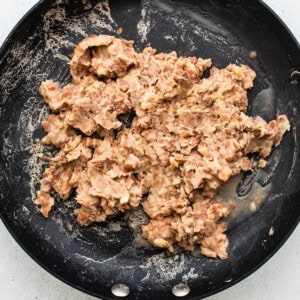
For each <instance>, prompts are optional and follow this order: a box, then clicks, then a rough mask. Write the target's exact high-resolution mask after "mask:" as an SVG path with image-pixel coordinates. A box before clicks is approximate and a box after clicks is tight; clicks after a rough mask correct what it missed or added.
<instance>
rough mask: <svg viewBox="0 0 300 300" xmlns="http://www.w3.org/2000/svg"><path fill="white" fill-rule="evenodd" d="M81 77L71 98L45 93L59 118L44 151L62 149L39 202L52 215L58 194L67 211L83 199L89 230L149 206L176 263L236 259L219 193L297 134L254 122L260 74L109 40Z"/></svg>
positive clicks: (57, 90) (47, 85)
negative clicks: (180, 254)
mask: <svg viewBox="0 0 300 300" xmlns="http://www.w3.org/2000/svg"><path fill="white" fill-rule="evenodd" d="M208 68H210V76H209V77H208V78H201V76H202V74H203V72H204V71H205V70H207V69H208ZM71 75H72V77H73V80H74V83H71V84H68V85H67V86H65V87H63V88H61V87H60V86H59V84H57V83H55V82H53V81H51V80H50V81H45V82H43V83H42V84H41V86H40V93H41V95H42V96H43V98H44V100H45V102H46V103H47V104H48V106H49V108H50V110H52V111H53V114H50V115H49V116H48V119H47V121H45V122H44V123H43V128H44V129H45V131H46V132H47V135H46V136H45V137H44V138H43V139H42V143H44V144H47V145H53V146H55V147H57V148H59V149H60V151H59V152H58V154H57V155H56V156H54V157H52V158H50V165H49V167H48V168H47V169H46V170H45V172H44V175H43V179H42V180H41V187H40V191H38V193H37V198H36V200H35V203H36V204H38V205H40V207H41V212H42V214H43V215H44V216H45V217H47V216H48V214H49V212H50V210H51V207H52V206H53V205H54V202H55V201H54V198H53V193H54V192H56V193H57V194H58V195H59V196H60V198H61V199H63V200H65V199H67V198H69V197H70V195H71V193H72V191H73V190H76V197H75V200H76V201H77V203H78V204H79V205H80V208H79V209H77V210H76V211H75V215H76V216H77V221H78V223H79V224H80V225H82V226H86V225H90V224H92V223H94V222H104V221H105V220H106V219H107V216H110V215H114V214H117V213H118V212H119V211H126V210H130V209H134V208H136V207H137V206H139V205H142V207H143V209H144V211H145V212H146V213H147V215H148V216H149V218H150V221H149V224H145V225H143V226H142V229H141V230H142V234H143V236H144V237H145V238H146V239H148V241H149V242H150V243H151V244H152V245H154V246H156V247H161V248H166V249H167V250H168V251H169V252H173V251H174V246H175V245H179V246H180V247H182V248H184V249H185V250H188V251H193V250H194V248H195V245H200V249H201V253H202V254H203V255H206V256H209V257H219V258H221V259H224V258H227V251H226V248H227V245H228V240H227V237H226V234H225V231H226V224H225V223H222V222H220V220H221V219H222V218H224V217H226V216H227V215H228V214H229V213H230V211H231V210H232V208H233V206H232V205H231V206H230V205H227V204H225V203H223V202H222V201H221V200H220V199H218V198H217V197H216V196H215V195H216V192H217V190H218V189H219V187H220V186H221V184H223V183H224V182H226V181H227V180H228V179H229V178H230V177H231V176H234V175H236V174H238V173H240V172H241V171H247V170H250V169H251V168H252V166H253V162H252V161H251V160H250V159H249V158H248V157H247V155H248V154H249V153H252V152H257V153H258V154H259V156H260V157H261V159H262V160H263V159H264V158H266V157H267V156H268V155H269V154H270V152H271V150H272V147H273V146H278V145H279V143H280V141H281V139H282V137H283V135H284V133H285V132H286V131H287V130H289V128H290V125H289V121H288V120H287V118H286V116H285V115H280V116H278V117H277V118H276V120H273V121H271V122H269V123H267V122H266V121H264V120H263V119H262V118H260V117H255V118H253V117H250V116H247V115H246V113H245V112H246V109H247V106H248V99H247V89H250V88H252V86H253V80H254V78H255V76H256V74H255V72H254V71H253V70H252V69H251V68H249V67H248V66H246V65H241V66H237V65H233V64H230V65H228V66H227V67H226V68H224V69H218V68H216V67H211V60H210V59H201V58H196V57H187V58H185V57H178V56H177V54H176V52H171V53H159V54H157V53H156V50H155V49H153V48H149V47H148V48H145V49H144V50H143V52H141V53H137V52H136V51H135V50H134V48H133V42H132V41H126V40H122V39H117V38H115V37H113V36H104V35H100V36H91V37H88V38H86V39H84V40H83V41H82V42H80V43H79V45H78V46H77V47H76V49H75V52H74V56H73V59H72V61H71ZM132 111H134V112H135V114H136V116H135V118H134V120H133V122H132V125H131V127H130V128H125V129H122V130H120V128H121V125H122V123H121V122H120V121H119V119H118V116H119V115H120V114H124V113H128V112H132ZM122 128H123V127H122ZM115 129H118V133H117V134H116V131H115ZM145 195H147V197H146V199H144V198H145V197H144V196H145ZM142 199H144V200H142Z"/></svg>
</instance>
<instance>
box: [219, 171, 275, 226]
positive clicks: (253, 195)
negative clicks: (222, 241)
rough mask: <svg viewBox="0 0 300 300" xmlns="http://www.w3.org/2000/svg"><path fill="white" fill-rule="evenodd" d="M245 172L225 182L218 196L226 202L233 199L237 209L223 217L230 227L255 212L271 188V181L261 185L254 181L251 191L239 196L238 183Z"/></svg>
mask: <svg viewBox="0 0 300 300" xmlns="http://www.w3.org/2000/svg"><path fill="white" fill-rule="evenodd" d="M242 177H243V173H241V174H239V175H237V176H234V177H232V178H231V179H229V180H228V182H227V183H225V184H224V185H223V186H222V187H221V188H220V190H219V192H218V197H220V198H221V199H222V201H224V202H225V203H228V202H230V201H233V202H234V203H235V206H236V207H235V209H234V210H233V211H232V212H231V214H230V215H229V216H228V217H227V218H225V219H223V221H225V222H226V223H227V224H228V227H229V228H230V227H231V226H232V225H233V224H237V223H241V222H243V221H245V220H246V219H247V218H249V217H250V216H251V215H252V214H254V213H255V212H256V211H257V210H258V209H259V207H260V206H261V204H262V202H263V201H264V200H265V199H266V198H267V196H268V194H269V192H270V190H271V183H269V184H267V185H265V186H261V185H260V184H259V183H258V182H254V183H253V184H252V187H251V188H250V190H249V192H248V193H247V195H245V196H239V195H238V193H237V188H238V185H239V184H240V182H241V179H242Z"/></svg>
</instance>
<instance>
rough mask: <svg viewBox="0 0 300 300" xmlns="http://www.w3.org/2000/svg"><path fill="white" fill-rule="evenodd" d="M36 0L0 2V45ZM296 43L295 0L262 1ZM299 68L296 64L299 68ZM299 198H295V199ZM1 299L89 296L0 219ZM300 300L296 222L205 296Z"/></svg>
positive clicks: (299, 26) (299, 18) (299, 29)
mask: <svg viewBox="0 0 300 300" xmlns="http://www.w3.org/2000/svg"><path fill="white" fill-rule="evenodd" d="M36 2H37V1H36V0H23V1H17V0H9V1H7V0H0V45H1V44H2V43H3V41H4V40H5V38H6V37H7V35H8V34H9V32H10V31H11V29H12V28H13V26H14V25H15V24H16V23H17V22H18V20H19V19H20V18H21V17H22V16H23V15H24V13H25V12H27V10H29V9H30V8H31V7H32V6H33V5H34V4H35V3H36ZM265 2H266V3H267V4H268V5H269V6H270V7H272V9H273V10H274V11H275V12H276V13H277V14H278V15H279V16H280V17H281V18H282V19H283V21H284V22H285V23H286V24H287V25H288V27H289V28H290V29H291V31H292V32H293V33H294V35H295V36H296V38H297V39H298V41H300V1H298V0H266V1H265ZM299 67H300V66H299ZM299 201H300V199H299ZM0 254H1V255H0V300H6V299H7V300H17V299H18V300H19V299H21V300H34V299H47V300H61V299H64V300H92V299H95V298H94V297H90V296H88V295H86V294H84V293H82V292H79V291H77V290H75V289H73V288H71V287H69V286H68V285H66V284H64V283H62V282H61V281H59V280H57V279H56V278H54V277H53V276H52V275H49V274H48V273H47V272H46V271H44V270H43V269H42V268H41V267H40V266H39V265H37V264H36V263H35V262H34V261H33V260H32V259H31V258H30V257H29V256H27V254H25V252H24V251H23V250H22V249H21V248H20V247H19V246H18V245H17V243H16V242H15V241H14V240H13V238H12V237H11V236H10V235H9V233H8V231H7V230H6V228H5V227H4V225H3V224H2V222H1V221H0ZM229 299H230V300H235V299H239V300H253V299H259V300H269V299H272V300H277V299H278V300H279V299H280V300H281V299H284V300H296V299H300V226H298V228H297V229H296V230H295V231H294V233H293V234H292V236H291V237H290V238H289V240H288V241H287V242H286V243H285V244H284V246H283V247H282V248H281V249H280V250H279V251H278V253H276V254H275V255H274V256H273V257H272V258H271V260H269V261H268V262H267V263H266V264H265V265H264V266H262V267H261V268H260V269H259V270H258V271H256V272H255V273H254V274H252V275H251V276H249V277H248V278H246V279H245V280H243V281H242V282H241V283H239V284H237V285H235V286H233V287H231V288H230V289H228V290H225V291H223V292H221V293H219V294H217V295H215V296H212V297H209V298H207V300H229Z"/></svg>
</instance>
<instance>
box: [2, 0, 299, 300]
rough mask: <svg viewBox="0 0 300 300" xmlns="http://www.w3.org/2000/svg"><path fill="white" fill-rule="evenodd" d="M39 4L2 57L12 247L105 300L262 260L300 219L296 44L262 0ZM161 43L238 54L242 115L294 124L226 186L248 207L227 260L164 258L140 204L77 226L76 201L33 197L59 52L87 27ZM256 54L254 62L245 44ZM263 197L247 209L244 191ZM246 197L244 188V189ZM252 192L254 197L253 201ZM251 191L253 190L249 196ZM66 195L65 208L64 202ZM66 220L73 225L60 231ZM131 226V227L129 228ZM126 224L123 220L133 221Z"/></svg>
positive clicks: (227, 58) (240, 274)
mask: <svg viewBox="0 0 300 300" xmlns="http://www.w3.org/2000/svg"><path fill="white" fill-rule="evenodd" d="M226 3H227V4H226V5H224V1H221V0H220V1H188V0H185V1H179V0H178V1H171V0H166V1H158V0H156V1H150V0H146V1H134V0H124V1H120V0H118V1H117V0H114V1H111V2H110V3H109V5H108V4H107V3H106V2H105V3H104V4H103V2H99V1H40V2H39V4H37V5H36V6H35V7H34V8H33V9H32V10H31V11H30V13H29V14H27V16H26V17H25V18H23V20H22V21H21V22H20V23H19V25H18V26H17V27H16V28H15V30H14V31H13V33H12V34H11V35H10V37H9V39H8V40H7V41H6V43H5V45H4V46H3V48H2V49H1V55H0V76H1V78H0V81H1V84H0V91H1V93H0V95H1V99H0V101H1V103H0V105H1V106H0V109H1V110H0V113H1V119H0V128H1V129H0V130H1V137H0V139H1V161H0V164H1V170H0V178H1V186H0V191H1V192H0V197H1V198H0V211H1V217H2V220H3V221H4V223H5V224H6V226H7V228H8V229H9V230H10V232H11V233H12V235H13V236H14V237H15V239H16V240H17V241H18V242H19V244H20V245H21V246H22V247H23V248H24V249H25V250H26V251H27V253H28V254H29V255H30V256H31V257H33V258H34V259H35V260H36V261H37V262H38V263H40V264H41V265H42V266H43V267H44V268H46V269H47V270H48V271H49V272H51V273H52V274H54V275H55V276H57V277H58V278H60V279H61V280H63V281H65V282H67V283H69V284H71V285H72V286H74V287H77V288H79V289H81V290H83V291H85V292H87V293H90V294H93V295H95V296H99V297H102V298H106V299H111V298H113V296H112V294H111V286H112V285H113V284H115V283H125V284H127V285H128V286H129V287H130V290H131V293H130V295H129V297H128V298H129V299H173V298H175V297H174V296H173V295H172V293H171V288H172V287H173V286H174V285H175V284H177V283H179V282H185V283H187V284H188V285H189V287H190V289H191V291H190V294H189V296H188V297H189V298H190V299H193V298H201V297H204V296H207V295H209V294H212V293H215V292H217V291H220V290H221V289H224V288H226V287H228V286H230V285H232V284H234V283H236V282H237V281H239V280H241V279H242V278H244V277H245V276H247V275H248V274H250V273H251V272H253V271H254V270H255V269H257V268H258V267H259V266H260V265H261V264H262V263H264V262H265V261H266V260H267V259H268V258H269V257H270V256H271V255H272V254H273V253H274V252H275V251H276V250H277V249H278V248H279V247H280V246H281V245H282V243H283V242H284V241H285V240H286V238H287V237H288V236H289V234H290V233H291V231H292V230H293V228H295V226H296V225H297V223H298V221H299V203H300V201H299V198H300V193H299V186H300V181H299V179H300V160H299V154H298V147H299V145H298V140H299V137H300V136H299V130H300V116H299V111H300V101H299V100H300V85H299V75H297V73H296V72H294V71H296V70H299V69H300V50H299V45H298V44H297V42H296V41H295V40H294V39H293V37H292V36H291V34H290V33H289V31H288V30H287V29H286V28H285V27H284V26H283V25H282V24H281V22H280V21H279V20H278V19H277V18H276V16H274V14H273V13H272V12H271V11H270V10H269V9H267V8H266V7H265V6H264V5H263V4H261V3H260V2H258V1H226ZM119 27H122V28H123V33H122V34H121V37H123V38H126V39H132V40H134V41H135V47H136V49H138V50H141V49H143V48H144V47H145V46H146V45H151V46H152V47H154V48H157V49H158V51H165V52H167V51H172V50H176V51H177V53H178V54H179V55H185V56H193V55H196V56H200V57H204V58H208V57H211V58H212V59H213V62H214V64H215V65H216V66H218V67H224V66H226V65H227V64H229V63H246V64H248V65H250V66H251V67H253V68H254V69H255V70H256V72H257V79H256V80H255V87H254V88H253V89H252V90H251V91H250V92H249V101H250V106H249V113H250V114H252V115H258V114H259V115H261V116H262V117H264V118H266V119H267V120H270V119H272V118H274V117H275V116H276V114H278V113H280V114H287V116H288V118H289V119H290V121H291V124H292V128H291V131H290V132H289V133H288V134H286V136H285V137H284V140H283V142H282V143H281V145H280V147H278V148H276V149H275V150H274V151H273V153H272V155H271V156H270V157H269V159H268V161H269V164H268V167H267V168H266V169H264V170H260V171H257V170H255V171H254V172H253V173H246V174H244V175H243V178H242V181H241V183H240V184H239V185H238V186H237V188H236V190H235V189H234V191H233V192H234V193H235V194H237V195H239V196H240V197H241V198H240V201H241V203H243V205H244V208H243V209H242V210H241V212H240V213H239V214H237V215H236V216H235V217H234V218H231V220H230V223H229V231H228V237H229V241H230V246H229V249H228V252H229V259H227V260H218V259H209V258H206V257H202V256H197V255H192V254H190V253H185V252H180V253H178V254H176V255H174V256H170V257H168V256H167V255H166V254H165V252H163V251H161V250H158V249H154V248H151V247H150V248H149V247H148V246H147V243H144V242H143V241H142V239H141V238H140V234H139V230H138V229H137V228H138V225H139V224H140V223H141V222H143V221H144V217H143V215H142V214H141V212H140V211H137V212H134V213H131V214H127V215H125V216H124V215H119V216H117V217H114V218H111V219H110V220H109V221H108V222H107V223H105V224H99V225H93V226H90V227H86V228H80V227H79V226H78V225H76V223H75V221H74V215H73V209H74V205H73V202H72V201H67V202H66V203H62V202H59V201H58V202H57V204H56V207H55V209H54V210H53V211H52V212H51V214H50V217H49V219H45V218H43V217H42V216H41V215H40V213H39V212H38V208H37V207H36V206H35V205H34V204H33V198H34V192H35V189H36V188H37V182H38V179H39V178H40V176H41V168H42V167H44V166H43V164H42V163H41V162H40V161H39V159H38V158H37V155H38V153H39V152H40V151H41V148H40V146H39V143H38V141H39V138H40V137H42V136H43V131H42V130H41V126H40V123H41V121H42V120H43V119H44V118H45V116H46V113H47V109H46V107H45V105H44V104H43V101H42V99H41V97H40V96H39V94H38V86H39V85H40V83H41V81H43V80H45V79H53V80H55V81H59V82H60V83H61V84H66V83H67V82H69V81H70V76H69V67H68V63H67V61H68V60H69V59H70V57H71V54H72V51H73V48H74V46H75V45H76V44H77V43H78V42H79V41H80V40H81V39H82V38H83V37H85V36H87V35H89V34H92V33H96V34H113V35H117V33H116V32H117V29H118V28H119ZM251 50H256V51H257V55H258V56H257V59H250V58H249V52H250V51H251ZM256 191H258V192H257V193H258V194H257V196H256V200H257V199H258V200H259V199H264V198H265V199H264V201H262V203H261V207H260V209H259V210H258V211H257V212H255V213H250V212H249V210H248V205H249V199H248V198H249V197H250V196H249V195H252V196H251V197H252V198H253V193H255V192H256ZM247 195H248V196H249V197H248V198H247ZM251 197H250V198H251ZM254 200H255V199H254ZM66 204H67V205H66ZM67 223H70V224H73V231H72V232H70V231H68V230H67ZM132 223H133V225H134V226H132ZM130 224H131V226H130Z"/></svg>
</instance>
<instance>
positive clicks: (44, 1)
mask: <svg viewBox="0 0 300 300" xmlns="http://www.w3.org/2000/svg"><path fill="white" fill-rule="evenodd" d="M256 4H257V5H260V6H261V9H265V10H266V11H267V12H268V13H270V14H271V15H272V16H273V17H274V18H275V19H276V21H277V22H278V25H280V26H281V28H282V29H283V30H284V31H285V32H286V33H287V36H289V38H291V40H292V42H293V43H294V45H295V46H296V47H297V49H298V50H299V51H300V41H298V40H297V39H296V37H295V35H294V34H293V33H292V31H291V30H290V28H289V27H288V26H287V25H286V24H285V22H284V21H283V20H282V19H281V18H280V17H279V15H278V14H277V13H276V12H275V11H274V10H273V9H272V8H271V7H270V6H269V5H268V4H267V3H265V2H264V1H263V0H256ZM50 5H51V2H50V1H48V0H39V1H38V2H37V3H36V4H35V5H33V6H32V7H31V8H30V9H29V10H28V11H27V12H26V13H25V14H24V15H23V17H22V18H21V19H20V20H19V21H18V22H17V23H16V25H15V26H14V27H13V28H12V30H11V31H10V33H9V34H8V36H7V37H6V38H5V39H4V41H3V43H2V45H1V46H0V65H1V64H2V58H3V56H4V54H5V52H6V51H7V48H8V47H9V45H10V43H11V42H12V40H13V36H14V34H16V32H17V31H18V30H19V29H20V28H21V25H22V23H23V22H25V21H26V20H27V19H28V18H30V17H31V15H33V14H34V13H35V12H36V10H38V9H39V8H44V9H46V10H47V9H48V8H49V6H50ZM1 206H2V204H1V202H0V207H1ZM2 208H3V207H2ZM0 219H1V221H2V222H3V224H4V226H5V227H6V229H7V231H8V232H9V233H10V235H11V236H12V237H13V238H14V240H15V241H16V242H17V244H18V245H19V246H20V247H21V248H22V249H23V251H24V252H25V253H26V254H27V255H28V256H29V257H30V258H31V259H32V260H33V261H34V262H35V263H37V264H38V265H39V266H41V267H42V268H43V269H44V270H46V271H47V272H48V273H49V274H51V275H52V276H54V277H55V278H57V279H59V280H60V281H62V282H64V283H65V284H67V285H69V286H71V287H73V288H75V289H77V290H79V291H81V292H83V293H86V294H88V295H91V296H94V297H96V298H100V296H99V295H97V294H96V293H94V292H91V291H89V290H87V289H85V288H83V287H81V286H79V285H76V284H74V283H72V282H71V281H70V280H67V279H65V278H64V277H63V276H61V275H59V274H58V273H56V272H55V271H54V270H52V269H50V268H49V267H48V266H46V265H45V264H44V263H43V262H42V261H41V260H40V259H38V258H37V257H35V255H34V254H33V253H32V252H31V251H30V250H29V249H28V247H26V246H25V245H24V243H22V241H21V240H20V239H19V238H18V237H17V234H16V233H15V232H14V231H13V229H12V228H11V227H10V226H9V224H8V222H7V220H6V219H5V216H4V214H3V209H0ZM299 223H300V216H298V218H297V219H296V221H295V223H294V224H293V225H292V227H291V228H290V229H289V230H288V232H287V234H286V235H285V236H284V238H283V239H282V240H281V241H280V243H278V244H277V245H276V247H275V248H274V249H273V250H272V251H271V253H270V254H269V255H267V256H266V257H265V258H264V259H263V260H261V261H260V262H259V263H258V264H257V265H256V266H255V267H253V268H252V269H250V270H249V271H248V272H245V274H243V275H242V276H240V277H239V278H238V279H234V280H233V281H232V282H230V283H227V284H226V285H224V286H222V287H220V288H218V289H215V290H213V291H211V292H208V293H206V294H205V295H203V296H200V297H194V298H189V299H191V300H196V299H203V298H206V297H209V296H212V295H215V294H217V293H220V292H221V291H224V290H226V289H228V288H229V287H232V286H234V285H236V284H237V283H239V282H241V281H242V280H244V279H245V278H247V277H248V276H249V275H251V274H253V273H254V272H255V271H257V270H258V269H259V268H260V267H261V266H262V265H264V264H265V263H266V262H267V261H269V260H270V258H271V257H272V256H273V255H275V254H276V253H277V252H278V250H279V249H280V248H281V247H282V246H283V245H284V244H285V242H286V241H287V240H288V239H289V237H290V236H291V235H292V233H293V232H294V230H295V229H296V227H297V226H298V224H299ZM101 298H102V299H104V300H110V299H112V298H109V297H106V296H101Z"/></svg>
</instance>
